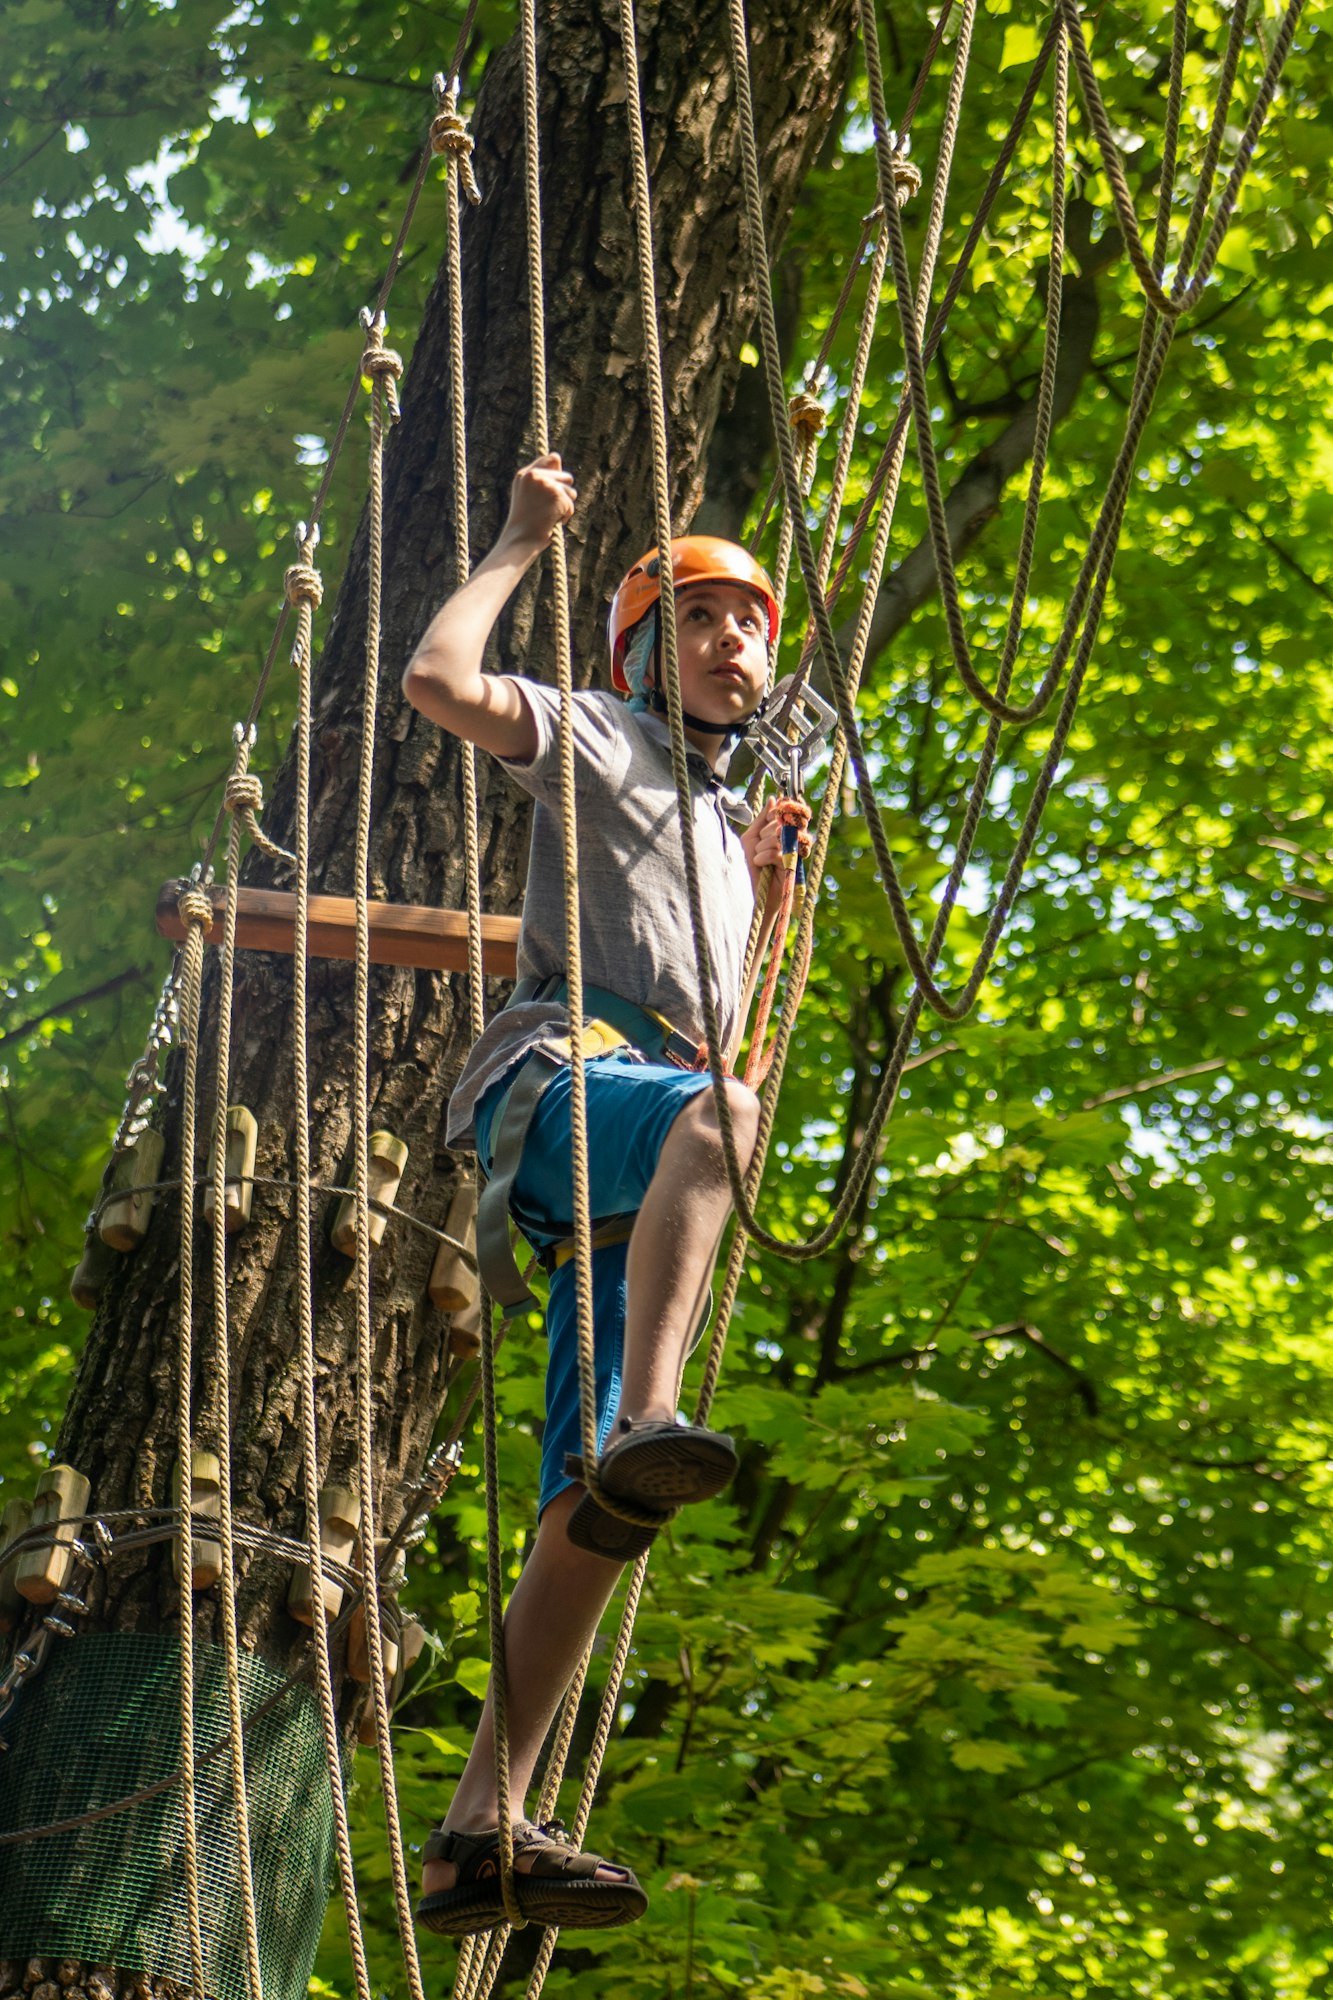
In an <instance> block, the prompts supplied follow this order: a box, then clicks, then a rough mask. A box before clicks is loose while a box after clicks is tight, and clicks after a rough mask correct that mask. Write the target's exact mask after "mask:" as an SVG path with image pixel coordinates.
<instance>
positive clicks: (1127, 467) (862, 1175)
mask: <svg viewBox="0 0 1333 2000" xmlns="http://www.w3.org/2000/svg"><path fill="white" fill-rule="evenodd" d="M862 11H863V29H864V15H865V11H866V10H865V9H864V8H863V10H862ZM732 19H733V53H734V57H735V62H736V67H737V77H738V97H739V98H740V99H741V102H742V138H743V158H744V164H745V167H746V204H747V214H748V216H749V218H750V221H751V225H752V236H751V244H752V256H753V257H754V261H755V264H756V268H757V270H759V271H762V270H763V269H764V268H765V267H766V260H765V259H761V258H760V257H759V256H757V255H756V254H755V245H756V244H759V245H762V237H761V235H760V234H759V231H761V230H762V207H761V203H760V199H759V192H758V175H757V160H756V157H755V155H756V148H755V146H754V143H753V135H752V132H748V131H747V127H748V126H749V125H750V123H751V121H750V118H749V116H748V103H749V93H748V51H747V48H746V42H745V28H744V13H743V8H742V7H741V6H740V4H739V0H733V8H732ZM864 31H865V33H866V39H867V41H869V40H871V39H872V38H873V32H874V30H873V22H872V23H871V25H870V27H869V29H864ZM1277 53H1278V51H1276V50H1275V54H1277ZM868 61H869V57H868ZM1270 70H1271V65H1270ZM1270 100H1271V88H1270V87H1269V77H1268V75H1267V74H1266V78H1265V86H1264V88H1262V89H1261V92H1260V98H1259V100H1257V101H1256V106H1255V109H1254V112H1253V113H1252V114H1251V119H1250V121H1249V123H1248V125H1247V128H1246V134H1245V135H1244V137H1243V140H1242V148H1243V149H1244V150H1245V152H1246V153H1247V156H1248V153H1250V152H1252V148H1253V139H1254V138H1255V137H1257V132H1258V129H1259V125H1260V124H1261V122H1262V115H1263V113H1264V112H1265V111H1266V107H1267V102H1268V101H1270ZM1230 185H1234V186H1235V187H1236V188H1237V189H1238V187H1239V177H1238V176H1236V175H1235V174H1233V177H1232V183H1231V184H1230ZM888 220H889V227H890V230H893V228H894V226H895V223H896V217H894V216H890V217H889V218H888ZM900 233H901V232H900V228H899V235H900ZM760 322H761V332H762V334H763V336H764V338H763V351H764V361H765V375H766V382H767V385H768V389H769V396H770V405H771V409H772V415H773V423H774V432H775V435H776V436H777V438H778V442H779V447H780V449H782V450H783V470H784V479H785V480H786V483H787V490H788V492H789V494H790V493H791V492H792V491H793V490H794V487H795V467H794V464H793V463H792V454H791V452H790V450H789V449H783V447H784V446H785V438H784V431H785V426H784V425H783V424H782V423H781V419H780V415H779V412H780V408H781V403H780V397H781V381H780V359H779V356H778V353H777V343H776V333H775V330H774V328H773V323H772V307H771V297H767V298H766V297H764V296H762V295H761V298H760ZM1164 360H1165V349H1162V350H1161V352H1160V354H1159V353H1158V352H1157V350H1156V349H1154V351H1153V362H1152V365H1151V366H1150V367H1148V368H1147V370H1146V374H1145V377H1144V379H1142V380H1141V381H1140V382H1139V383H1137V384H1136V394H1135V396H1133V397H1132V398H1131V411H1130V416H1129V419H1128V420H1127V427H1126V437H1125V440H1124V443H1123V445H1122V450H1121V453H1120V455H1119V458H1118V460H1117V465H1116V469H1115V472H1114V474H1113V478H1112V485H1111V489H1110V491H1109V492H1108V495H1107V500H1106V502H1105V504H1104V506H1103V510H1102V514H1101V517H1100V519H1099V524H1098V529H1097V530H1096V531H1095V533H1094V538H1093V544H1092V546H1091V547H1090V549H1089V552H1088V557H1087V560H1086V563H1085V572H1086V575H1087V588H1086V592H1085V593H1084V594H1083V595H1084V600H1085V603H1086V607H1087V614H1088V615H1087V619H1086V621H1085V622H1084V625H1083V631H1082V636H1081V639H1080V642H1079V645H1078V648H1077V651H1076V653H1075V664H1074V669H1073V672H1072V674H1071V682H1070V687H1069V688H1067V690H1066V699H1065V702H1064V704H1062V709H1061V717H1060V720H1059V721H1058V723H1057V739H1056V742H1055V743H1054V744H1053V746H1052V755H1051V756H1050V757H1049V759H1048V761H1047V764H1046V766H1045V767H1044V769H1043V772H1042V774H1041V776H1040V777H1039V780H1038V783H1037V786H1036V787H1035V789H1034V796H1033V800H1032V802H1031V806H1030V808H1029V815H1028V817H1027V819H1026V821H1025V825H1024V829H1023V832H1022V834H1021V835H1020V840H1019V842H1018V845H1017V847H1016V851H1015V854H1014V857H1013V860H1012V862H1011V866H1010V869H1009V871H1008V872H1007V875H1006V878H1005V883H1004V885H1003V886H1002V889H1001V892H1000V896H999V897H998V898H997V904H996V908H995V910H994V912H993V913H992V919H991V923H990V925H989V926H988V931H987V936H986V939H985V941H984V943H983V948H982V954H981V958H980V960H979V962H978V964H977V966H975V967H974V968H973V974H972V977H971V980H970V981H969V986H970V987H971V990H970V991H969V990H968V987H965V988H964V992H963V995H962V996H961V1000H960V1001H958V1002H950V1000H949V999H948V997H947V996H945V995H943V994H942V993H941V992H940V990H939V988H938V987H937V986H936V985H935V983H934V981H933V980H932V979H931V978H930V967H929V963H928V962H927V960H926V958H925V957H924V955H923V954H922V952H921V950H920V947H919V946H917V944H916V941H915V937H914V936H912V935H911V930H910V924H909V925H908V926H907V929H908V933H909V938H910V944H909V943H908V942H907V940H904V944H905V949H906V951H907V956H908V959H909V964H910V965H911V969H912V971H913V973H914V975H915V977H916V978H917V980H918V991H917V993H916V994H914V996H913V1001H912V1002H911V1003H909V1014H910V1020H911V1024H912V1025H913V1026H914V1025H915V1022H916V1019H917V1018H918V1016H919V1013H920V1008H921V1005H922V1004H924V1002H925V1000H927V999H929V1001H930V1003H931V1005H932V1006H934V1007H935V1008H936V1011H939V1012H942V1013H944V1015H945V1018H949V1019H956V1018H961V1014H962V1012H965V1011H966V1010H967V1008H968V1007H970V1005H971V1004H972V1003H973V1001H974V1000H975V996H976V992H977V991H978V990H979V988H980V985H981V983H982V981H983V980H984V977H985V973H986V971H987V970H988V968H989V964H990V962H991V960H992V958H993V956H994V951H995V949H996V948H997V946H998V940H999V936H1000V933H1001V931H1002V929H1003V926H1004V923H1005V921H1006V920H1007V916H1008V912H1009V909H1010V908H1011V907H1012V903H1013V900H1014V897H1015V896H1016V894H1017V887H1018V881H1019V878H1020V877H1021V872H1022V868H1023V866H1024V864H1025V862H1026V859H1027V855H1028V853H1029V852H1030V849H1031V844H1032V841H1033V840H1034V839H1035V835H1036V827H1037V824H1038V823H1039V820H1040V815H1041V812H1042V811H1043V810H1044V806H1045V801H1046V797H1047V796H1048V794H1049V790H1050V786H1051V783H1053V780H1054V772H1055V768H1056V765H1057V763H1058V760H1059V757H1058V753H1059V752H1062V751H1063V747H1064V743H1065V741H1066V740H1067V736H1068V731H1069V728H1070V727H1071V726H1072V719H1073V707H1074V703H1075V702H1076V700H1077V695H1078V691H1079V688H1080V687H1081V682H1082V678H1083V675H1084V673H1085V672H1086V668H1087V664H1088V660H1089V658H1090V655H1091V650H1092V645H1093V643H1094V641H1095V636H1096V626H1097V623H1098V621H1099V618H1100V611H1101V606H1102V603H1103V602H1104V597H1105V589H1106V583H1107V581H1108V580H1109V561H1108V560H1107V558H1108V556H1109V554H1110V553H1112V552H1113V548H1114V538H1115V536H1117V535H1118V530H1119V520H1120V518H1122V516H1123V506H1124V501H1125V498H1126V496H1127V490H1128V483H1129V477H1130V472H1131V469H1132V462H1133V456H1134V454H1135V453H1136V451H1137V446H1138V443H1139V440H1140V438H1141V435H1142V430H1143V428H1144V426H1145V424H1146V421H1147V414H1148V408H1149V405H1150V400H1151V395H1152V393H1153V391H1154V390H1155V387H1156V382H1157V380H1158V379H1159V377H1160V372H1161V364H1162V363H1163V362H1164ZM797 528H798V546H799V549H800V553H801V560H802V567H803V570H806V571H807V583H809V570H810V569H811V568H813V551H812V550H811V549H810V548H809V536H808V531H805V523H804V521H803V520H798V522H797ZM802 531H805V532H802ZM811 596H812V599H813V598H814V596H815V593H814V592H813V591H812V592H811ZM813 608H814V609H815V613H816V625H817V629H818V639H819V651H820V654H821V657H822V658H823V660H824V662H825V666H826V669H827V671H828V673H829V678H830V681H831V683H832V686H833V689H834V692H835V695H837V697H838V707H839V719H840V722H841V723H842V726H843V730H844V733H845V734H846V736H847V740H848V743H849V746H850V749H851V753H852V761H853V765H854V767H855V768H856V772H857V778H858V786H859V788H860V790H861V792H862V796H863V801H864V799H865V798H866V796H867V794H869V797H870V799H871V805H870V807H869V813H868V820H869V824H870V832H871V837H872V844H873V845H874V847H875V852H876V860H877V863H878V864H879V866H880V872H881V876H882V878H883V879H884V883H885V888H886V892H888V893H889V895H890V905H891V908H894V895H893V890H894V868H893V861H892V856H891V854H890V853H889V850H888V843H887V837H886V836H885V835H884V830H883V827H882V824H881V823H880V821H879V815H878V810H877V808H876V807H875V806H874V804H873V792H872V791H871V789H870V786H869V781H868V773H867V772H866V771H865V760H864V756H863V753H862V751H861V746H860V739H859V732H858V730H857V725H856V719H855V715H854V712H853V711H852V710H851V706H850V703H849V701H848V699H847V697H848V689H847V686H846V675H845V671H844V670H843V667H842V662H841V660H840V659H839V658H838V657H837V656H836V651H835V649H834V648H833V646H832V644H831V638H832V635H831V631H830V630H828V628H827V624H826V619H825V618H824V617H822V616H821V613H823V611H824V607H823V606H822V605H820V604H815V605H814V606H813ZM1082 609H1083V606H1082V605H1079V606H1078V607H1074V606H1071V612H1074V611H1075V610H1077V612H1078V613H1081V612H1082ZM1069 622H1070V627H1071V630H1070V643H1071V644H1072V639H1073V632H1074V630H1076V629H1077V626H1076V623H1075V620H1074V619H1073V618H1071V620H1070V621H1069ZM941 914H943V912H941ZM905 916H906V910H905V905H904V906H903V907H902V908H901V910H900V909H898V908H894V917H895V927H900V922H901V918H902V917H905ZM703 997H704V1001H705V1012H706V1014H707V1013H708V1011H709V1010H708V1005H707V1003H708V1000H709V998H710V995H709V993H708V991H707V988H705V991H704V996H703ZM941 1003H942V1004H941ZM709 1025H710V1027H711V1026H712V1024H711V1023H710V1024H709ZM714 1039H715V1038H714V1036H713V1035H711V1034H710V1056H711V1055H712V1053H713V1048H712V1044H713V1041H714ZM905 1054H906V1051H905V1049H904V1050H903V1051H902V1052H901V1054H900V1056H899V1058H898V1060H897V1061H896V1062H893V1063H891V1064H890V1066H889V1069H888V1070H887V1071H886V1073H885V1075H884V1077H883V1079H882V1082H881V1092H880V1098H879V1100H878V1101H877V1104H876V1107H875V1112H874V1114H872V1119H871V1121H870V1125H869V1126H868V1129H867V1132H866V1139H865V1144H864V1146H863V1147H862V1149H861V1153H860V1155H859V1156H858V1161H857V1165H856V1169H855V1170H854V1172H853V1174H852V1175H851V1176H850V1177H849V1180H848V1183H847V1186H846V1187H845V1189H844V1194H843V1197H842V1200H841V1201H840V1202H839V1204H838V1209H837V1212H836V1213H835V1217H834V1218H833V1220H834V1222H836V1224H837V1225H838V1226H839V1227H840V1226H841V1224H842V1222H843V1221H844V1220H845V1218H846V1215H847V1214H850V1212H851V1208H852V1206H854V1203H855V1200H856V1199H858V1198H859V1194H860V1190H861V1188H862V1186H863V1185H864V1182H865V1179H866V1177H867V1175H868V1173H869V1171H870V1166H871V1162H872V1159H873V1151H874V1147H876V1146H877V1144H878V1139H879V1135H880V1132H881V1131H882V1127H883V1122H884V1120H885V1119H886V1118H887V1115H888V1110H889V1108H890V1107H891V1102H892V1096H893V1093H894V1091H895V1090H896V1085H897V1079H898V1076H899V1075H900V1074H901V1063H902V1061H904V1060H905ZM720 1095H721V1093H720V1091H719V1090H718V1089H717V1086H716V1082H715V1098H716V1097H720ZM719 1113H720V1116H722V1120H723V1124H724V1138H725V1140H726V1148H727V1155H728V1172H729V1178H730V1180H731V1185H732V1193H733V1199H734V1200H735V1202H736V1205H737V1212H738V1214H739V1215H740V1217H741V1220H742V1222H743V1223H744V1224H745V1225H746V1227H747V1228H750V1227H751V1225H752V1220H753V1216H752V1210H751V1209H750V1207H749V1204H748V1203H744V1201H743V1197H744V1188H743V1185H742V1184H741V1177H740V1174H739V1171H738V1161H737V1160H736V1157H735V1150H734V1140H733V1135H732V1134H731V1132H730V1130H729V1119H727V1118H726V1116H725V1106H719ZM752 1233H753V1234H755V1236H756V1240H758V1241H760V1242H761V1244H762V1245H763V1247H765V1248H771V1249H772V1250H773V1251H774V1252H775V1253H776V1254H778V1255H783V1256H787V1257H789V1258H790V1257H796V1258H799V1259H804V1258H807V1257H810V1256H813V1255H818V1254H819V1253H820V1251H821V1250H823V1249H825V1248H827V1247H829V1244H830V1243H831V1241H832V1240H833V1236H834V1235H835V1234H836V1229H834V1228H833V1227H832V1225H830V1227H828V1228H826V1229H823V1230H821V1231H819V1232H818V1234H817V1235H816V1236H815V1237H812V1238H810V1239H807V1241H806V1242H805V1243H803V1244H800V1245H793V1244H791V1243H788V1242H786V1241H785V1240H783V1239H778V1238H774V1237H773V1236H772V1235H771V1233H770V1232H768V1231H764V1230H760V1229H752Z"/></svg>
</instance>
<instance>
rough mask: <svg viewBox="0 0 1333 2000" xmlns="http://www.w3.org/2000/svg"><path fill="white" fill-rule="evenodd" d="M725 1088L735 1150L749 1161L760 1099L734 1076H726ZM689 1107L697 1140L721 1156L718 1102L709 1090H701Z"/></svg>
mask: <svg viewBox="0 0 1333 2000" xmlns="http://www.w3.org/2000/svg"><path fill="white" fill-rule="evenodd" d="M724 1089H725V1091H726V1098H727V1110H728V1112H729V1113H730V1119H731V1130H732V1136H733V1137H734V1139H735V1141H736V1150H737V1152H738V1153H739V1154H740V1157H741V1163H742V1165H748V1164H749V1159H750V1155H751V1154H752V1153H753V1151H754V1142H755V1139H756V1137H757V1136H758V1132H759V1099H758V1098H757V1097H756V1096H755V1094H754V1092H753V1091H752V1090H747V1088H746V1086H745V1085H744V1084H743V1083H742V1082H741V1081H740V1080H739V1078H737V1077H734V1076H729V1077H727V1078H726V1079H725V1083H724ZM690 1108H691V1110H692V1112H693V1113H694V1118H693V1121H692V1122H693V1124H694V1127H695V1131H696V1133H697V1135H698V1138H699V1140H700V1142H701V1143H702V1144H703V1145H704V1146H705V1147H707V1148H708V1150H709V1151H710V1152H713V1153H715V1154H717V1156H718V1158H719V1159H720V1158H721V1156H722V1151H723V1147H722V1128H721V1125H720V1124H719V1122H718V1115H717V1105H716V1103H715V1102H714V1098H713V1093H712V1091H711V1090H701V1091H700V1092H699V1095H698V1096H697V1097H696V1098H695V1099H694V1102H693V1104H692V1105H691V1107H690Z"/></svg>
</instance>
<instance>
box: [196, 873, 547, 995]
mask: <svg viewBox="0 0 1333 2000" xmlns="http://www.w3.org/2000/svg"><path fill="white" fill-rule="evenodd" d="M184 887H185V884H184V882H164V883H163V885H162V888H161V890H160V892H159V894H158V898H157V928H158V930H159V931H160V932H161V934H162V936H163V937H165V938H175V939H180V938H183V937H184V935H185V926H184V924H183V923H182V921H181V918H180V915H179V913H178V911H177V908H176V904H177V902H178V900H179V898H180V894H181V891H182V890H183V889H184ZM208 893H209V895H210V896H211V897H212V899H213V930H212V934H211V937H210V942H211V943H213V944H218V943H220V941H221V938H222V926H223V922H224V920H225V917H226V909H227V893H226V890H225V889H224V888H223V887H222V886H221V885H218V886H215V887H214V888H211V889H210V890H209V892H208ZM236 898H237V900H236V942H237V944H238V945H240V946H241V947H242V949H243V950H245V951H279V952H285V953H286V954H287V955H288V956H289V957H290V955H291V953H292V952H293V950H294V949H295V937H296V897H295V896H294V895H293V894H292V893H291V892H290V891H289V890H285V889H238V890H237V892H236ZM309 919H310V920H309V928H308V931H307V951H308V956H309V957H311V958H345V959H351V958H354V957H355V956H356V905H355V903H354V902H353V900H352V898H351V897H350V896H311V898H310V911H309ZM481 955H482V964H483V966H484V967H485V969H486V972H487V974H488V975H489V976H490V977H492V978H495V979H514V978H516V977H517V973H518V966H517V959H518V918H517V917H493V916H483V918H482V920H481ZM370 956H371V961H372V963H374V964H375V965H412V966H420V967H422V968H423V969H424V970H425V971H428V972H466V971H467V916H466V914H465V912H464V911H462V910H435V909H431V908H430V906H429V905H428V904H424V903H372V904H371V905H370Z"/></svg>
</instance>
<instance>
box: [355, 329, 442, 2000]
mask: <svg viewBox="0 0 1333 2000" xmlns="http://www.w3.org/2000/svg"><path fill="white" fill-rule="evenodd" d="M363 324H364V325H365V329H366V347H365V352H364V353H363V355H362V357H361V369H362V373H363V374H364V375H366V376H367V377H368V378H369V380H370V384H371V395H370V465H369V481H368V483H369V504H368V520H369V544H370V549H369V563H368V573H367V588H366V649H365V677H364V683H363V692H362V706H361V757H360V765H359V770H358V781H357V809H356V858H355V864H354V868H355V877H354V884H355V886H354V897H355V905H356V959H355V1002H354V1004H355V1021H356V1028H355V1036H354V1050H353V1059H352V1065H353V1066H352V1101H353V1115H352V1125H353V1146H354V1155H355V1172H354V1176H353V1181H354V1185H355V1189H356V1266H355V1278H354V1284H355V1295H356V1443H357V1485H358V1491H359V1496H360V1500H361V1546H362V1548H363V1550H365V1551H366V1552H367V1558H366V1561H365V1570H366V1589H365V1602H364V1611H365V1621H366V1652H367V1655H368V1658H369V1666H370V1693H371V1705H372V1707H373V1709H374V1714H375V1749H376V1754H377V1757H378V1761H379V1772H380V1784H381V1787H382V1790H383V1794H384V1822H385V1831H386V1834H387V1837H388V1847H389V1866H390V1872H391V1876H392V1881H393V1898H394V1906H395V1909H396V1911H397V1916H398V1933H399V1939H400V1942H401V1944H402V1952H403V1965H404V1969H405V1970H406V1973H407V1984H408V1991H409V1993H410V1995H411V2000H425V1995H424V1989H423V1987H422V1983H421V1967H420V1964H419V1961H418V1957H417V1947H416V1933H415V1931H414V1930H413V1927H412V1898H411V1892H410V1890H409V1887H408V1881H407V1865H406V1857H405V1855H404V1851H403V1835H402V1827H401V1825H400V1823H399V1817H398V1786H397V1780H396V1777H395V1774H394V1767H393V1747H392V1743H391V1741H390V1737H389V1696H388V1688H387V1686H386V1683H385V1674H384V1638H383V1617H382V1612H381V1607H380V1590H379V1577H378V1575H377V1574H376V1573H375V1567H374V1559H373V1552H374V1549H375V1521H376V1495H375V1407H374V1368H375V1348H374V1330H373V1326H372V1321H371V1309H370V1291H371V1276H370V911H369V888H370V821H371V807H372V802H373V791H374V777H375V714H376V708H377V704H378V700H379V677H380V604H381V596H382V591H383V581H384V428H385V408H386V405H387V408H388V411H389V414H390V417H391V419H393V420H396V419H397V415H398V395H397V381H398V377H399V375H400V374H401V373H402V361H401V359H400V358H399V356H398V355H396V354H395V353H394V352H393V351H392V349H390V348H386V347H385V345H384V318H383V315H382V314H364V315H363Z"/></svg>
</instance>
